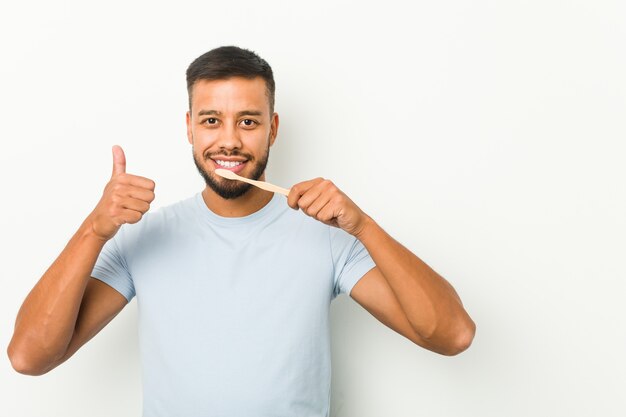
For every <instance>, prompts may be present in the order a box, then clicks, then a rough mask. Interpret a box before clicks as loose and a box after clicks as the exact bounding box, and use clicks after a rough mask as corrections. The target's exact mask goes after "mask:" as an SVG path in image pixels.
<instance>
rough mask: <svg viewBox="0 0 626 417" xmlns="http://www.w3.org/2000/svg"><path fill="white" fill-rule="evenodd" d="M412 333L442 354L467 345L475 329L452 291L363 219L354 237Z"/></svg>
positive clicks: (416, 258) (413, 257)
mask: <svg viewBox="0 0 626 417" xmlns="http://www.w3.org/2000/svg"><path fill="white" fill-rule="evenodd" d="M357 238H358V239H359V240H360V241H361V242H362V243H363V245H364V246H365V248H366V249H367V250H368V252H369V253H370V255H371V257H372V259H373V260H374V262H375V263H376V266H377V268H378V269H379V271H380V272H381V274H382V275H383V276H384V277H385V279H386V280H387V282H388V283H389V286H390V287H391V289H392V291H393V293H394V294H395V296H396V298H397V300H398V302H399V303H400V306H401V307H402V309H403V311H404V312H405V314H406V317H407V319H408V320H409V322H410V324H411V326H412V327H413V328H414V330H415V332H416V333H417V334H418V335H419V336H420V337H421V338H422V339H424V340H425V341H427V342H428V344H429V345H434V346H439V347H441V349H439V350H441V351H442V352H446V351H448V352H454V351H456V350H459V349H460V348H461V347H463V345H468V344H469V343H470V342H471V339H472V338H473V334H474V331H475V326H474V323H473V321H472V320H471V318H470V317H469V315H468V314H467V312H466V311H465V309H464V308H463V305H462V303H461V300H460V298H459V296H458V295H457V293H456V291H455V290H454V288H453V287H452V286H451V285H450V284H449V283H448V282H447V281H446V280H445V279H444V278H443V277H441V276H440V275H439V274H437V273H436V272H435V271H434V270H433V269H432V268H430V267H429V266H428V265H427V264H426V263H424V262H423V261H422V260H421V259H419V258H418V257H417V256H416V255H414V254H413V253H412V252H411V251H409V250H408V249H406V248H405V247H404V246H402V245H401V244H400V243H398V242H397V241H396V240H394V239H393V238H392V237H391V236H390V235H389V234H387V233H386V232H385V231H384V230H383V229H382V228H381V227H380V226H379V225H378V224H376V222H374V221H373V220H372V219H371V218H369V217H367V219H366V221H365V222H364V225H363V227H362V228H361V230H360V232H359V233H358V234H357Z"/></svg>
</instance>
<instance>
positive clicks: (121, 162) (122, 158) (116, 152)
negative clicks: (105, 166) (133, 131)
mask: <svg viewBox="0 0 626 417" xmlns="http://www.w3.org/2000/svg"><path fill="white" fill-rule="evenodd" d="M125 172H126V155H124V150H123V149H122V147H121V146H119V145H113V174H112V175H111V177H114V176H116V175H119V174H123V173H125Z"/></svg>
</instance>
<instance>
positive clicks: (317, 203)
mask: <svg viewBox="0 0 626 417" xmlns="http://www.w3.org/2000/svg"><path fill="white" fill-rule="evenodd" d="M307 195H308V194H307ZM307 195H305V197H306V196H307ZM302 199H304V197H303V198H302ZM329 204H330V196H329V195H328V194H322V195H320V196H319V197H318V198H316V199H315V200H314V201H313V202H311V204H310V205H309V206H308V207H307V208H306V209H304V208H303V209H302V211H304V212H305V213H306V214H308V215H309V216H311V217H313V218H316V219H317V220H321V219H320V218H319V212H320V210H322V209H323V208H325V207H327V206H328V205H329Z"/></svg>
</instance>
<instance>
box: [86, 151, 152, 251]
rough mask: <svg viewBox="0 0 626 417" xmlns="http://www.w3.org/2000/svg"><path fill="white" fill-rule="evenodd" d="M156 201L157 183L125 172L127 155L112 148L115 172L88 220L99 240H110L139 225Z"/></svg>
mask: <svg viewBox="0 0 626 417" xmlns="http://www.w3.org/2000/svg"><path fill="white" fill-rule="evenodd" d="M153 200H154V181H152V180H151V179H148V178H144V177H139V176H137V175H131V174H127V173H126V156H125V155H124V151H123V150H122V148H121V147H120V146H118V145H115V146H113V173H112V174H111V179H110V180H109V183H108V184H107V185H106V187H105V188H104V192H103V193H102V198H101V199H100V201H99V202H98V205H97V206H96V208H95V209H94V210H93V211H92V212H91V214H89V216H88V218H87V220H88V221H89V222H90V223H91V229H92V231H93V233H94V234H95V235H96V237H98V238H100V239H102V240H104V241H106V240H109V239H111V238H112V237H113V236H115V234H116V233H117V231H118V230H119V228H120V227H121V226H122V225H123V224H125V223H137V222H138V221H139V220H141V218H142V217H143V215H144V214H145V213H146V212H147V211H148V210H149V209H150V203H151V202H152V201H153Z"/></svg>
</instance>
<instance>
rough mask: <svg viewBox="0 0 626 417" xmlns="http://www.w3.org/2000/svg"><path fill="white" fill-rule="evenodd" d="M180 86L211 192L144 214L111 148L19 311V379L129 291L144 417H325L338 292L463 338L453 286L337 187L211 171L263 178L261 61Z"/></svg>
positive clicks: (443, 340)
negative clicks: (285, 192)
mask: <svg viewBox="0 0 626 417" xmlns="http://www.w3.org/2000/svg"><path fill="white" fill-rule="evenodd" d="M187 86H188V93H189V112H188V113H187V137H188V140H189V143H190V144H191V145H192V151H193V158H194V162H195V164H196V166H197V168H198V171H199V172H200V174H201V175H202V177H203V178H204V179H205V182H206V187H205V189H204V190H203V191H202V192H201V193H198V194H196V195H195V196H193V197H191V198H188V199H186V200H183V201H180V202H178V203H176V204H173V205H170V206H167V207H164V208H162V209H160V210H157V211H156V212H151V213H149V214H147V215H146V216H145V217H144V214H146V212H147V211H148V210H149V208H150V203H151V202H152V201H153V200H154V187H155V184H154V182H153V181H151V180H149V179H147V178H143V177H139V176H136V175H131V174H128V173H126V159H125V156H124V153H123V151H122V149H121V148H120V147H118V146H114V147H113V174H112V177H111V179H110V181H109V183H108V184H107V186H106V187H105V189H104V193H103V196H102V199H101V200H100V202H99V203H98V204H97V206H96V207H95V209H94V210H93V212H92V213H90V215H89V216H88V217H87V218H86V219H85V221H84V222H83V223H82V225H81V226H80V228H79V230H78V231H77V232H76V234H75V235H74V236H73V237H72V239H71V240H70V241H69V243H68V245H67V246H66V248H65V249H64V250H63V251H62V253H61V254H60V255H59V257H58V259H56V261H55V262H54V263H53V264H52V265H51V266H50V268H49V269H48V270H47V271H46V272H45V274H44V275H43V276H42V278H41V279H40V281H39V282H38V283H37V285H36V286H35V287H34V288H33V290H32V291H31V293H30V294H29V295H28V297H27V298H26V300H25V301H24V304H23V305H22V308H21V309H20V311H19V313H18V317H17V320H16V325H15V332H14V335H13V338H12V340H11V343H10V345H9V347H8V354H9V357H10V359H11V363H12V365H13V367H14V368H15V369H16V370H17V371H18V372H21V373H24V374H29V375H41V374H43V373H46V372H48V371H50V370H51V369H53V368H55V367H56V366H58V365H59V364H61V363H63V362H64V361H65V360H67V359H68V358H69V357H70V356H72V355H73V354H74V353H75V352H76V351H77V350H78V349H79V348H80V347H81V346H82V345H83V344H85V343H86V342H87V341H88V340H90V339H91V338H92V337H93V336H95V335H96V334H97V333H98V332H99V331H100V330H101V329H102V328H103V327H104V326H105V325H106V324H107V323H108V322H109V321H110V320H112V319H113V318H114V317H115V316H116V315H117V314H118V313H119V312H120V311H121V310H122V309H123V308H124V306H125V305H126V304H128V302H130V300H131V299H132V298H133V297H134V296H135V295H136V296H137V305H138V310H139V338H140V350H141V358H142V375H143V378H142V380H143V385H144V387H143V388H144V416H146V417H152V416H174V415H180V416H208V415H216V416H217V415H220V416H221V415H223V416H261V415H263V416H266V415H267V416H269V415H272V416H327V415H328V413H329V403H330V340H329V322H328V318H329V317H328V314H329V306H330V302H331V301H332V299H334V298H335V297H336V296H337V295H338V294H340V293H346V294H349V295H350V296H351V297H352V298H353V299H354V300H356V301H357V302H358V303H359V304H360V305H362V306H363V307H364V308H365V309H367V310H368V311H369V312H370V313H371V314H372V315H374V316H375V317H376V318H377V319H378V320H380V321H381V322H382V323H384V324H385V325H387V326H389V327H390V328H392V329H393V330H395V331H396V332H398V333H400V334H401V335H403V336H405V337H407V338H408V339H410V340H411V341H413V342H415V343H416V344H417V345H420V346H422V347H425V348H427V349H430V350H433V351H435V352H438V353H441V354H444V355H454V354H457V353H459V352H461V351H463V350H464V349H466V348H467V347H468V346H469V345H470V343H471V341H472V339H473V336H474V331H475V326H474V323H473V322H472V320H471V319H470V317H469V316H468V314H467V313H466V312H465V310H464V308H463V306H462V303H461V301H460V299H459V297H458V295H457V294H456V292H455V291H454V289H453V288H452V286H451V285H450V284H449V283H448V282H447V281H445V280H444V279H443V278H442V277H440V276H439V275H438V274H437V273H436V272H434V271H433V270H432V269H431V268H429V267H428V266H427V265H426V264H424V263H423V262H422V261H421V260H420V259H419V258H417V257H416V256H415V255H414V254H412V253H411V252H410V251H408V250H407V249H406V248H404V247H403V246H401V245H400V244H399V243H397V242H396V241H395V240H393V239H392V238H391V237H390V236H389V235H388V234H387V233H385V232H384V231H383V230H382V229H381V228H380V227H379V226H378V225H377V224H376V222H375V221H374V220H373V219H372V218H370V217H369V216H367V215H366V214H365V213H364V212H363V211H362V210H361V209H360V208H359V207H358V206H356V205H355V204H354V203H353V202H352V201H351V200H350V199H349V198H348V197H347V196H346V195H345V194H344V193H343V192H342V191H341V190H339V189H338V188H337V187H336V186H335V185H334V184H333V183H332V182H330V181H328V180H324V179H321V178H317V179H313V180H310V181H305V182H302V183H299V184H296V185H294V186H293V187H292V188H291V190H290V193H289V196H288V198H287V200H286V201H285V198H284V197H283V196H280V195H274V194H272V193H269V192H267V191H263V190H261V189H258V188H255V187H251V186H249V185H247V184H245V183H242V182H238V181H233V180H227V179H224V178H221V177H219V176H218V175H216V174H215V172H214V171H215V169H217V168H223V169H228V170H230V171H233V172H236V173H237V174H239V175H241V176H245V177H249V178H252V179H258V180H264V178H265V174H264V172H265V166H266V164H267V161H268V156H269V149H270V147H271V146H272V145H273V144H274V141H275V140H276V136H277V132H278V125H279V118H278V114H276V113H275V112H274V91H275V87H274V79H273V75H272V70H271V68H270V66H269V65H268V64H267V63H266V62H265V61H264V60H263V59H261V58H260V57H258V56H257V55H256V54H255V53H253V52H251V51H248V50H244V49H240V48H237V47H222V48H217V49H214V50H212V51H209V52H207V53H206V54H204V55H202V56H200V57H199V58H197V59H196V60H195V61H194V62H193V63H192V64H191V65H190V66H189V68H188V70H187ZM292 209H293V210H292ZM140 220H141V222H140ZM124 224H126V226H124V227H121V226H122V225H124Z"/></svg>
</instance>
